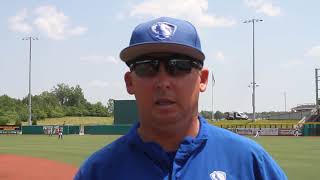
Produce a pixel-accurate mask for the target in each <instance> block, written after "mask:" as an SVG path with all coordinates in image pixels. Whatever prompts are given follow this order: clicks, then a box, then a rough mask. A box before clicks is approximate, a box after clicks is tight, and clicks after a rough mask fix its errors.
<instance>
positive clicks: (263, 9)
mask: <svg viewBox="0 0 320 180" xmlns="http://www.w3.org/2000/svg"><path fill="white" fill-rule="evenodd" d="M244 2H245V4H246V5H247V6H249V7H251V8H253V9H255V10H256V11H257V12H259V13H263V14H265V15H267V16H279V15H281V14H282V11H281V8H280V7H277V6H275V5H273V4H272V3H271V2H267V1H265V0H244Z"/></svg>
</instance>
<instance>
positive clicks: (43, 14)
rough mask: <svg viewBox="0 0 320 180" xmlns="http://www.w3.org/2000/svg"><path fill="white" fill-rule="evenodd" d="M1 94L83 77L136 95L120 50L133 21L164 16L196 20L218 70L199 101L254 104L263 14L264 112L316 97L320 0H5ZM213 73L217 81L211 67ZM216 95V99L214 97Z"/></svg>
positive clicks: (98, 90) (247, 107)
mask: <svg viewBox="0 0 320 180" xmlns="http://www.w3.org/2000/svg"><path fill="white" fill-rule="evenodd" d="M0 7H1V11H0V27H1V28H0V39H1V41H0V49H1V50H0V95H3V94H7V95H9V96H10V97H14V98H19V99H21V98H23V97H25V96H27V94H28V90H29V89H28V79H29V76H28V75H29V74H28V73H29V69H28V68H29V41H24V40H22V39H23V38H24V37H30V36H32V37H37V38H38V40H34V41H32V81H31V82H32V83H31V84H32V85H31V91H32V94H33V95H35V94H40V93H41V92H43V91H50V90H52V88H53V87H54V86H56V85H57V84H58V83H65V84H68V85H70V86H75V85H80V87H81V88H82V89H83V92H84V95H85V98H86V99H87V100H88V101H89V102H92V103H95V102H98V101H100V102H102V103H103V104H106V103H107V101H108V99H117V100H123V99H134V96H132V95H129V94H127V92H126V88H125V84H124V80H123V74H124V73H125V72H126V71H127V70H128V69H127V67H126V65H125V64H124V63H123V62H122V61H121V60H120V58H119V52H120V51H121V50H122V49H123V48H125V47H127V46H128V44H129V40H130V36H131V33H132V30H133V29H134V27H135V26H136V25H137V24H139V23H142V22H145V21H147V20H151V19H154V18H157V17H161V16H168V17H175V18H180V19H184V20H187V21H190V22H191V23H193V24H194V25H195V26H196V28H197V30H198V33H199V36H200V40H201V45H202V50H203V52H204V53H205V55H206V59H205V67H207V68H209V70H210V79H209V84H208V87H207V90H206V92H204V93H201V95H200V102H199V111H201V110H207V111H211V110H212V109H213V110H214V111H217V110H219V111H223V112H225V111H243V112H252V99H251V97H252V88H251V87H248V86H249V85H250V83H251V82H252V76H253V75H252V74H253V67H252V62H253V57H252V49H253V48H252V47H253V43H252V34H253V33H252V29H253V28H252V23H250V24H246V23H243V22H244V21H245V20H248V19H252V18H256V19H262V20H263V21H262V22H258V23H255V81H256V83H257V84H258V85H259V86H258V87H257V88H256V103H255V104H256V112H262V111H284V110H290V108H293V107H295V106H297V105H298V104H305V103H314V102H315V96H316V88H315V68H320V61H319V59H320V36H319V32H320V24H319V20H318V17H319V10H318V9H319V7H320V1H317V0H308V1H281V0H232V1H231V0H229V1H215V0H211V1H209V0H122V1H104V0H95V1H84V0H55V1H53V0H41V1H40V0H28V1H19V0H11V1H1V2H0ZM211 73H213V75H214V79H215V83H214V86H213V83H212V78H211V77H212V74H211ZM212 102H213V103H212Z"/></svg>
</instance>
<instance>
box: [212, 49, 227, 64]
mask: <svg viewBox="0 0 320 180" xmlns="http://www.w3.org/2000/svg"><path fill="white" fill-rule="evenodd" d="M214 58H215V60H218V61H220V62H224V61H225V56H224V53H223V52H222V51H218V52H216V53H215V54H214Z"/></svg>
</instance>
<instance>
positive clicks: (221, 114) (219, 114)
mask: <svg viewBox="0 0 320 180" xmlns="http://www.w3.org/2000/svg"><path fill="white" fill-rule="evenodd" d="M223 118H224V117H223V113H222V112H221V111H216V113H214V119H218V120H220V119H223Z"/></svg>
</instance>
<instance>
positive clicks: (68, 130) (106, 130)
mask: <svg viewBox="0 0 320 180" xmlns="http://www.w3.org/2000/svg"><path fill="white" fill-rule="evenodd" d="M131 126H132V125H129V124H128V125H91V126H83V131H84V132H83V133H84V134H91V135H124V134H126V133H127V132H129V130H130V128H131ZM221 127H222V128H225V129H229V130H230V131H233V132H235V133H237V134H241V135H254V134H255V133H256V132H257V131H258V130H259V129H261V135H266V136H292V135H294V131H295V128H294V127H293V125H287V124H286V125H279V124H277V125H273V124H270V125H265V124H263V125H247V126H243V125H241V126H240V125H228V126H226V125H224V126H221ZM59 128H62V129H63V134H65V135H68V134H79V133H80V129H81V127H80V126H73V125H72V126H71V125H70V126H69V125H65V126H58V125H45V126H22V128H21V129H22V134H50V133H52V134H57V132H58V129H59ZM299 132H300V134H302V135H303V136H320V123H313V124H304V126H303V127H302V128H301V129H299Z"/></svg>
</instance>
